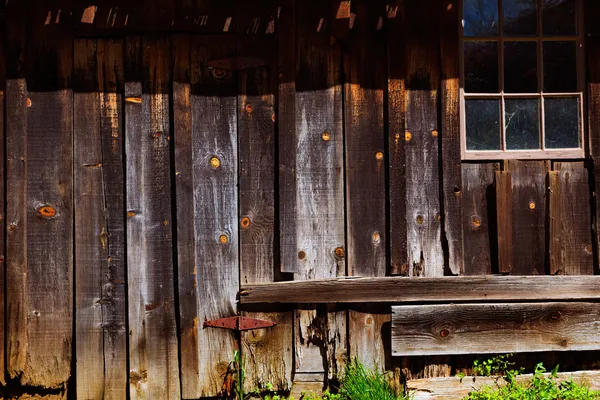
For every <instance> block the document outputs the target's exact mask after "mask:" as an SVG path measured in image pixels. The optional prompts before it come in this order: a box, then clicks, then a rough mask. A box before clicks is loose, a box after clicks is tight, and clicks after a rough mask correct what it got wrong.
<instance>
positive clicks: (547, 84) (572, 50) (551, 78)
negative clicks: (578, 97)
mask: <svg viewBox="0 0 600 400" xmlns="http://www.w3.org/2000/svg"><path fill="white" fill-rule="evenodd" d="M576 45H577V43H576V42H575V41H569V42H544V44H543V52H544V91H545V92H547V93H561V92H576V91H577V56H576Z"/></svg>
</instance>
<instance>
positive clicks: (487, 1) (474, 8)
mask: <svg viewBox="0 0 600 400" xmlns="http://www.w3.org/2000/svg"><path fill="white" fill-rule="evenodd" d="M463 24H464V32H465V36H496V35H498V0H464V3H463Z"/></svg>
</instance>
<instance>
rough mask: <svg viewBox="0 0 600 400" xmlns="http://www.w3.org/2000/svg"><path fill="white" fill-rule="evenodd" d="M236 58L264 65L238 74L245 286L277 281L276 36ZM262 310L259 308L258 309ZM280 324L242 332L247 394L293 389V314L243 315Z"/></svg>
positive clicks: (250, 42)
mask: <svg viewBox="0 0 600 400" xmlns="http://www.w3.org/2000/svg"><path fill="white" fill-rule="evenodd" d="M238 55H241V56H242V57H250V58H255V59H260V60H263V61H264V62H265V64H266V65H265V66H261V67H256V68H250V69H246V70H242V71H240V72H239V75H238V77H239V82H238V88H239V89H238V99H237V104H238V107H237V109H238V143H239V153H238V154H239V180H240V181H239V191H240V195H239V199H240V202H239V224H240V280H241V283H243V284H247V283H260V282H273V281H275V277H276V275H275V270H276V269H279V268H278V266H276V265H275V240H276V239H275V177H276V174H275V163H274V160H275V158H274V156H275V154H274V153H275V122H276V119H275V92H276V89H277V76H276V75H275V74H274V73H275V71H276V68H277V57H276V55H277V37H276V36H275V35H260V36H257V35H251V36H246V37H240V38H239V39H238ZM259 311H260V310H259ZM242 315H245V316H247V317H250V318H256V319H262V320H267V321H273V322H276V323H277V325H276V326H275V327H273V328H271V329H266V330H265V329H257V330H251V331H246V332H242V333H241V345H242V354H244V355H245V358H244V359H245V370H246V380H245V384H246V390H248V391H251V390H254V389H257V388H260V389H264V388H266V386H267V384H271V385H272V386H273V388H274V389H275V390H289V389H290V388H291V386H292V368H293V360H292V354H293V351H292V339H293V333H292V312H290V311H287V312H285V311H284V312H244V313H243V314H242Z"/></svg>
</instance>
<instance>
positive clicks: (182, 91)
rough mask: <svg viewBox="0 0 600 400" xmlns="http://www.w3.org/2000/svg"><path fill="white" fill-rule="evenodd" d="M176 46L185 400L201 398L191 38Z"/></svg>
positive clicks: (175, 114)
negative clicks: (195, 240)
mask: <svg viewBox="0 0 600 400" xmlns="http://www.w3.org/2000/svg"><path fill="white" fill-rule="evenodd" d="M172 43H173V58H174V70H173V128H174V137H175V160H174V162H175V179H176V181H175V183H176V197H177V221H176V223H177V271H178V278H179V279H178V283H179V325H180V339H179V340H180V349H181V353H180V359H181V371H180V373H181V390H182V393H181V395H182V397H183V398H184V399H189V398H194V397H198V396H199V391H200V389H199V384H200V381H199V379H198V374H199V368H200V367H199V365H198V329H201V327H200V328H199V326H198V323H199V321H198V305H197V303H196V301H197V300H196V299H197V296H198V293H197V283H196V273H197V269H196V246H195V242H194V218H193V215H194V201H192V199H193V198H194V181H193V165H192V162H193V160H192V110H191V107H190V106H191V102H192V100H191V82H190V76H191V66H190V37H189V36H188V35H180V36H175V37H173V39H172Z"/></svg>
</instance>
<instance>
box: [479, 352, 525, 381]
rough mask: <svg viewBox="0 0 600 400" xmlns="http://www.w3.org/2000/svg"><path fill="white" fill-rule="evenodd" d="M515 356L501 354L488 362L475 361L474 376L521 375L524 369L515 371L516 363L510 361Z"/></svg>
mask: <svg viewBox="0 0 600 400" xmlns="http://www.w3.org/2000/svg"><path fill="white" fill-rule="evenodd" d="M512 356H513V354H499V355H497V356H493V357H490V358H488V359H487V360H475V361H473V375H476V376H494V375H504V374H513V375H514V374H519V373H520V372H522V369H520V370H516V369H514V368H513V367H514V365H515V363H514V362H513V361H511V360H510V358H511V357H512Z"/></svg>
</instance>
